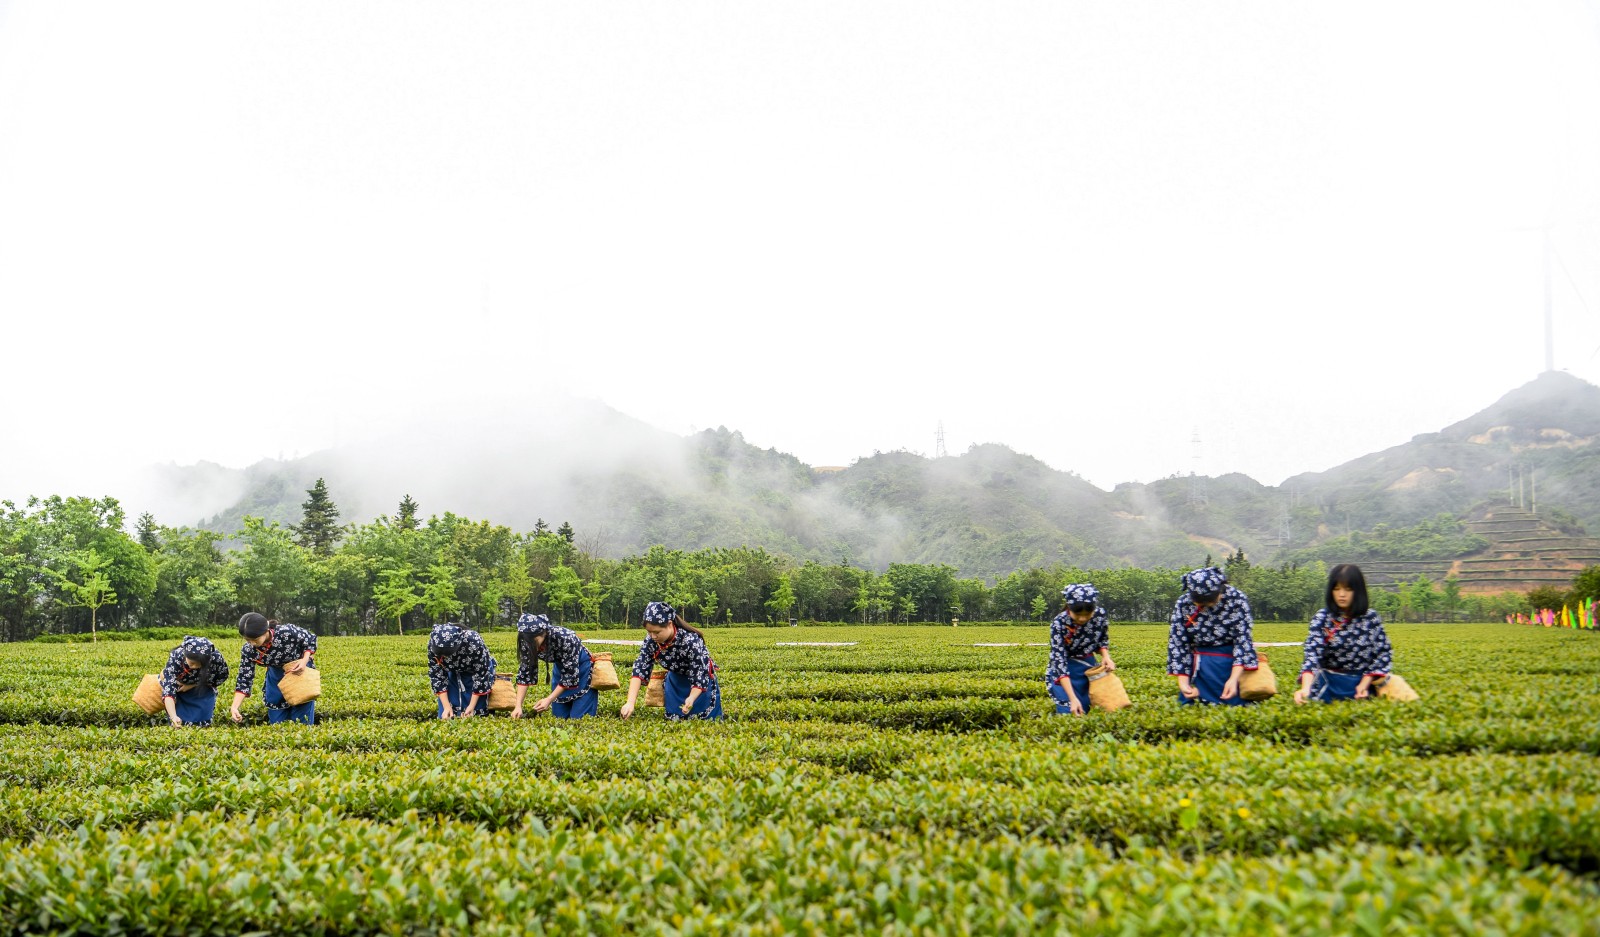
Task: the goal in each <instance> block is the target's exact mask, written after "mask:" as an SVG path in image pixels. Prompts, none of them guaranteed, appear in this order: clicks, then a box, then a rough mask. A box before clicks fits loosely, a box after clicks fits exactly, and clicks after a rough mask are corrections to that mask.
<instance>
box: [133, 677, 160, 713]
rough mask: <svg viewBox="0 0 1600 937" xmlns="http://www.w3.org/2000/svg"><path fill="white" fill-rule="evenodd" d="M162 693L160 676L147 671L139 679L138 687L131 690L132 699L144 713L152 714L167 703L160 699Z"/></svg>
mask: <svg viewBox="0 0 1600 937" xmlns="http://www.w3.org/2000/svg"><path fill="white" fill-rule="evenodd" d="M164 695H165V694H163V693H162V692H161V678H160V677H158V676H156V675H155V674H153V673H147V674H145V675H144V679H143V680H140V681H139V688H138V689H137V690H134V691H133V701H134V702H135V703H137V704H138V705H139V708H140V709H142V710H144V711H145V714H146V715H150V716H154V715H155V714H156V713H158V712H160V711H161V710H162V709H163V708H165V706H166V705H167V704H166V703H165V702H163V701H162V699H161V698H162V696H164Z"/></svg>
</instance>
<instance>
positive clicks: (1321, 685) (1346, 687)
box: [1306, 669, 1372, 703]
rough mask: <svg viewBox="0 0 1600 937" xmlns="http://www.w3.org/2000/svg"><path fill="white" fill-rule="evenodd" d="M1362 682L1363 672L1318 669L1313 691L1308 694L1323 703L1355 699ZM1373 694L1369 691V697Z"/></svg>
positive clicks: (1312, 684) (1312, 687)
mask: <svg viewBox="0 0 1600 937" xmlns="http://www.w3.org/2000/svg"><path fill="white" fill-rule="evenodd" d="M1360 683H1361V674H1358V673H1345V672H1344V671H1342V670H1327V669H1323V670H1319V671H1317V675H1316V677H1315V678H1314V679H1313V680H1312V681H1311V692H1310V693H1308V694H1306V696H1307V698H1309V699H1314V700H1318V701H1320V702H1323V703H1331V702H1333V701H1334V700H1341V699H1350V700H1353V699H1355V698H1356V686H1357V685H1359V684H1360ZM1371 695H1372V694H1371V693H1369V694H1368V698H1371Z"/></svg>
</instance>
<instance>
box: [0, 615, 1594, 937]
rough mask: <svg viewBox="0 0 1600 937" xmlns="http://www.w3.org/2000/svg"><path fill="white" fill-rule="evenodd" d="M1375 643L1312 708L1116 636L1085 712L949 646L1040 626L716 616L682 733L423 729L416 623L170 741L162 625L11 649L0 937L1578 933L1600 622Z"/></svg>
mask: <svg viewBox="0 0 1600 937" xmlns="http://www.w3.org/2000/svg"><path fill="white" fill-rule="evenodd" d="M1390 634H1391V637H1392V638H1393V641H1394V644H1395V648H1396V664H1395V666H1396V670H1397V671H1398V672H1399V673H1401V674H1403V675H1405V676H1406V677H1407V678H1408V679H1409V680H1410V681H1411V682H1412V684H1413V685H1414V686H1415V687H1416V688H1417V689H1418V690H1419V691H1420V692H1421V693H1422V694H1423V700H1422V701H1421V702H1419V703H1413V704H1405V705H1401V704H1392V703H1388V702H1373V703H1366V704H1342V705H1334V706H1311V707H1296V706H1295V705H1294V704H1293V703H1292V701H1291V700H1290V699H1289V691H1290V690H1291V689H1292V687H1291V686H1290V684H1291V682H1292V680H1293V678H1294V674H1295V673H1296V672H1297V671H1298V669H1299V663H1300V654H1299V651H1298V649H1296V648H1283V649H1277V650H1276V651H1275V652H1269V653H1270V654H1271V656H1272V660H1273V663H1274V665H1275V666H1276V668H1277V670H1278V672H1279V674H1280V681H1281V684H1282V688H1283V692H1282V693H1281V694H1280V696H1279V697H1277V698H1275V699H1273V700H1271V701H1269V702H1267V703H1265V704H1262V705H1260V706H1257V707H1253V708H1249V709H1243V710H1239V709H1229V710H1227V711H1223V710H1207V709H1201V708H1180V707H1179V706H1178V705H1177V704H1176V702H1175V701H1174V696H1175V691H1174V689H1173V683H1172V681H1171V679H1170V678H1168V677H1167V676H1166V675H1165V672H1164V671H1165V666H1164V661H1165V637H1166V629H1165V627H1164V626H1149V625H1116V624H1113V626H1112V642H1113V645H1112V650H1113V653H1114V654H1115V656H1116V659H1117V662H1118V665H1119V668H1120V670H1119V672H1120V674H1121V675H1122V677H1123V679H1124V681H1125V683H1126V685H1127V687H1128V691H1129V693H1130V695H1131V696H1132V697H1133V699H1134V703H1135V706H1134V708H1133V709H1131V710H1128V711H1125V712H1121V713H1117V714H1114V715H1113V714H1105V713H1092V714H1090V715H1089V716H1087V717H1084V718H1071V717H1057V716H1055V715H1053V707H1052V706H1051V704H1050V702H1049V700H1048V698H1047V696H1046V695H1045V691H1044V684H1043V679H1042V678H1043V672H1044V666H1045V659H1046V650H1047V649H1046V648H1044V647H1004V648H981V647H973V646H971V645H972V644H973V643H974V642H984V641H994V642H1017V641H1023V642H1025V641H1037V642H1043V641H1045V640H1046V637H1047V629H1046V628H1045V627H1043V626H1041V627H1039V628H1036V629H1020V628H975V627H966V626H963V627H961V628H960V629H952V628H889V627H880V628H850V627H838V628H806V629H798V630H796V629H759V628H752V629H726V630H713V631H710V632H708V641H709V643H710V646H711V649H712V653H713V654H714V655H715V657H716V659H717V663H718V665H719V667H720V668H721V670H722V675H723V694H724V706H725V708H726V710H727V713H728V717H729V718H728V719H727V720H726V721H724V722H722V723H720V724H682V725H669V724H667V723H665V721H664V720H663V718H662V714H661V711H660V710H659V709H653V710H642V711H641V715H639V716H637V717H635V718H634V719H633V720H631V721H627V722H624V721H622V720H620V719H618V718H617V717H616V710H617V708H618V707H619V706H620V705H621V703H622V700H623V694H622V693H621V692H616V691H613V692H608V693H604V694H602V697H601V711H602V716H601V718H600V719H598V720H587V721H583V722H575V723H562V722H558V721H555V720H552V719H550V718H549V717H548V716H544V717H539V718H535V719H529V720H523V721H520V722H513V721H511V720H509V719H506V718H504V717H501V716H494V717H490V718H487V719H476V720H469V721H463V722H451V723H438V722H435V721H432V719H431V717H432V714H433V710H434V705H433V699H432V697H431V696H430V695H429V692H428V684H427V674H426V661H425V659H424V653H425V652H424V642H425V640H426V638H425V636H424V635H420V634H419V635H415V636H406V637H403V638H400V637H388V638H328V639H324V640H323V641H322V643H321V647H320V650H319V653H318V655H317V660H318V663H319V666H320V667H321V668H322V672H323V677H324V695H323V698H322V699H321V700H320V701H319V702H318V714H319V718H320V719H321V721H322V724H321V725H318V726H316V727H311V728H308V727H304V726H296V725H285V726H277V727H272V726H267V725H265V724H263V720H262V718H261V707H260V703H259V694H258V696H257V697H256V698H253V699H251V700H250V701H249V702H247V704H246V707H245V709H246V712H247V713H248V714H249V715H250V716H251V719H250V721H249V723H248V724H247V725H246V726H244V727H235V726H233V725H231V724H223V723H226V705H227V702H228V694H227V693H224V694H221V699H219V703H220V706H221V708H220V709H219V715H220V716H221V717H222V723H219V724H218V725H217V726H216V727H214V728H210V729H182V730H174V729H172V728H170V727H167V726H166V725H165V722H164V720H162V721H159V722H157V723H155V724H152V720H150V719H148V718H146V717H145V716H144V715H143V714H142V713H140V712H139V711H138V710H136V709H135V708H133V706H132V704H131V703H130V702H129V695H130V694H131V692H132V690H133V687H134V685H135V684H136V683H137V682H138V679H139V676H140V675H141V674H143V673H145V672H150V671H154V670H157V669H159V667H160V666H161V664H162V663H163V662H164V660H165V656H166V652H167V650H168V648H169V647H170V644H169V643H167V642H137V641H129V642H117V643H104V644H101V645H99V646H90V645H86V644H72V645H69V644H21V645H3V646H0V838H3V840H4V842H0V931H4V932H7V933H12V932H41V933H43V932H57V933H60V932H77V933H161V934H185V933H229V934H237V933H241V932H250V931H265V932H275V933H299V934H321V933H394V934H402V933H431V932H438V933H452V934H477V933H483V934H523V933H532V934H580V933H591V932H600V933H651V934H726V933H751V934H791V933H863V932H865V933H874V934H878V933H904V934H921V933H970V934H1033V933H1060V932H1070V933H1079V934H1141V933H1160V934H1216V933H1235V932H1237V933H1263V934H1305V933H1356V934H1370V935H1379V934H1395V933H1416V934H1474V935H1475V934H1563V935H1566V934H1600V635H1594V634H1584V633H1574V632H1568V631H1560V630H1547V629H1542V628H1526V627H1517V626H1510V625H1449V626H1445V625H1413V626H1405V625H1400V626H1392V627H1391V629H1390ZM639 635H640V632H638V631H632V632H615V633H607V634H602V633H600V632H589V633H588V636H589V637H610V638H637V637H639ZM1303 636H1304V626H1303V625H1302V626H1290V625H1282V626H1274V625H1264V626H1258V627H1257V630H1256V638H1257V640H1259V641H1289V640H1298V639H1300V638H1301V637H1303ZM487 637H488V640H489V645H490V648H491V650H492V651H493V652H494V653H495V654H496V656H497V657H498V659H499V661H500V665H501V670H502V671H503V672H510V671H512V670H513V669H514V666H515V661H514V651H513V649H512V648H513V638H514V636H513V635H512V634H510V633H496V634H491V635H488V636H487ZM795 640H803V641H858V642H860V643H859V644H858V645H857V646H855V647H852V648H781V647H775V646H774V645H775V643H776V642H778V641H795ZM172 643H175V642H172ZM223 646H224V649H225V651H226V652H227V654H228V656H229V659H230V663H233V662H236V660H237V653H238V644H237V642H233V641H230V642H227V643H226V644H225V645H223ZM596 650H613V651H615V652H616V653H617V657H618V663H619V668H618V669H619V671H620V672H622V673H623V674H624V675H625V673H626V661H628V660H631V657H632V654H631V652H630V651H629V650H628V649H627V648H604V647H597V648H596Z"/></svg>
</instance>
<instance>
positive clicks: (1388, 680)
mask: <svg viewBox="0 0 1600 937" xmlns="http://www.w3.org/2000/svg"><path fill="white" fill-rule="evenodd" d="M1378 695H1379V696H1381V697H1383V698H1384V699H1392V700H1394V701H1395V702H1397V703H1411V702H1415V701H1417V700H1419V699H1422V697H1421V696H1418V695H1417V691H1416V690H1413V689H1412V688H1411V684H1409V683H1407V682H1406V678H1405V677H1402V676H1400V675H1399V674H1397V673H1392V674H1390V675H1389V676H1387V677H1384V678H1383V680H1382V681H1380V682H1379V683H1378Z"/></svg>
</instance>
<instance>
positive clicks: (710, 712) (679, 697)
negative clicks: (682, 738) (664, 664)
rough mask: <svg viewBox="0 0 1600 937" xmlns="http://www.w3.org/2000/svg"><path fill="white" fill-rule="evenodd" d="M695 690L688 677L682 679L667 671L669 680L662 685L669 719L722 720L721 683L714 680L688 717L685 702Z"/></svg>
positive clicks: (695, 703) (696, 701) (662, 693)
mask: <svg viewBox="0 0 1600 937" xmlns="http://www.w3.org/2000/svg"><path fill="white" fill-rule="evenodd" d="M692 689H694V684H693V683H691V682H689V678H688V677H680V676H678V675H677V674H675V673H673V672H672V671H670V670H669V671H667V679H666V680H665V681H664V682H663V683H662V686H661V695H662V696H663V697H664V698H665V699H664V702H665V703H666V709H667V718H668V719H674V720H676V719H721V718H722V687H721V686H720V681H718V680H712V681H711V685H710V686H708V687H706V689H705V692H704V693H701V694H700V698H699V699H697V700H695V701H694V707H693V708H691V709H690V710H689V712H688V714H687V715H685V714H684V713H683V712H682V709H683V701H684V700H686V699H688V698H689V691H690V690H692Z"/></svg>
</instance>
